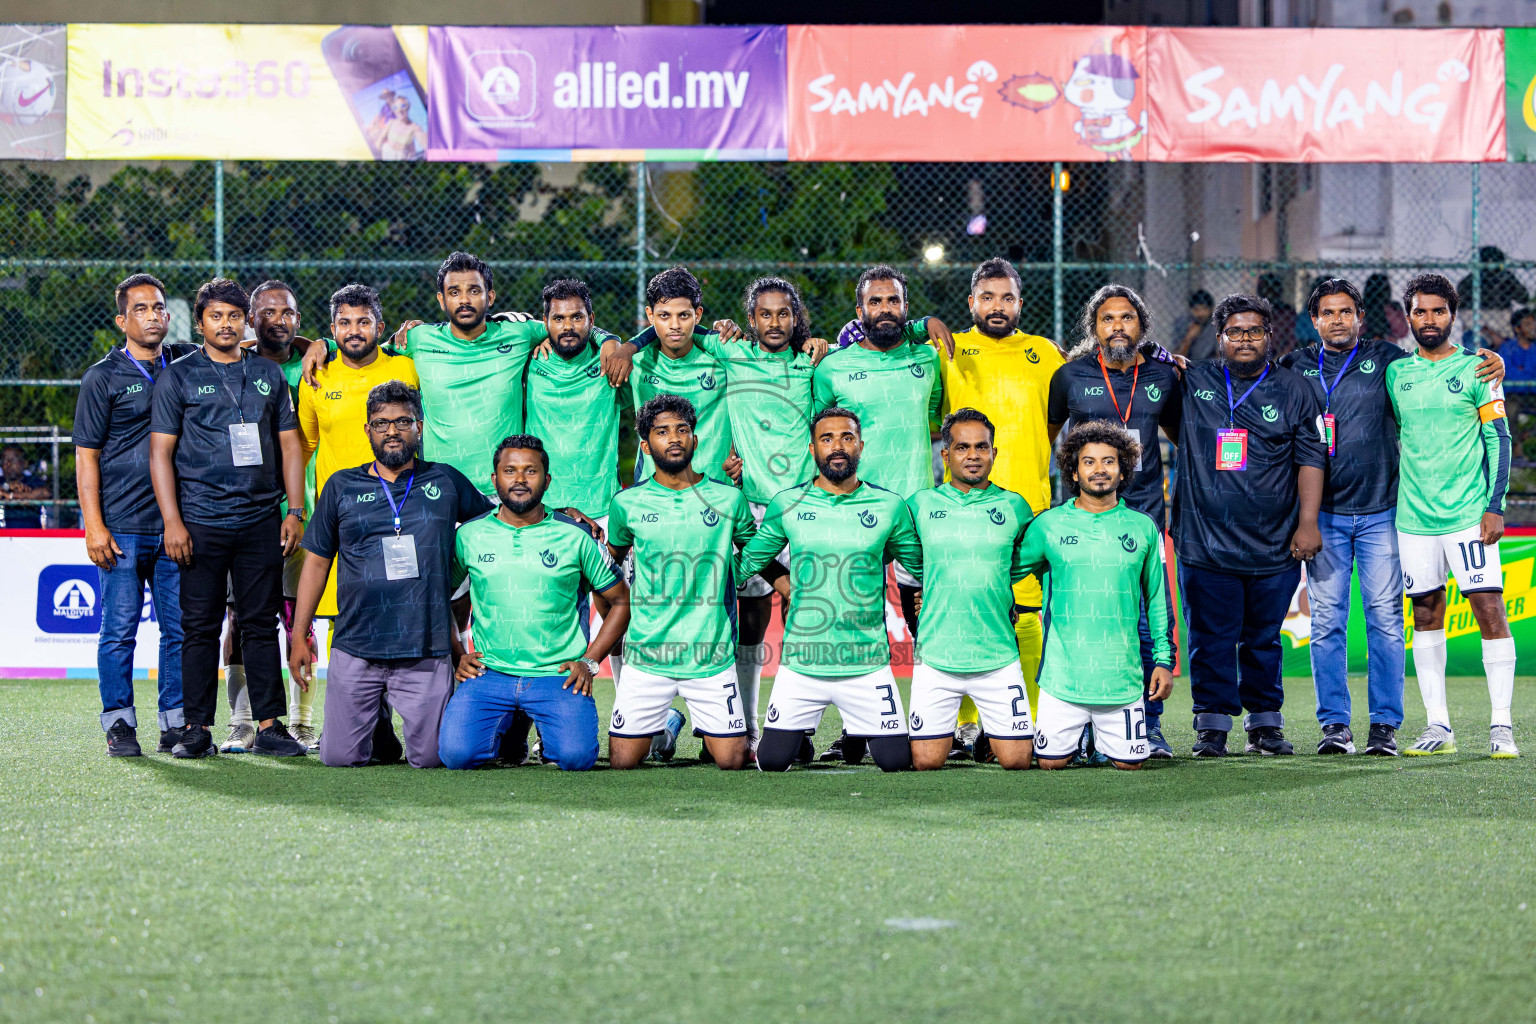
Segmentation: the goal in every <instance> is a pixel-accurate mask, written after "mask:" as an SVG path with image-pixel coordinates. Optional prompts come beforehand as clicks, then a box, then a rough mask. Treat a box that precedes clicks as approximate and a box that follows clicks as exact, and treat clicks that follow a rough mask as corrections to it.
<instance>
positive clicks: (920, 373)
mask: <svg viewBox="0 0 1536 1024" xmlns="http://www.w3.org/2000/svg"><path fill="white" fill-rule="evenodd" d="M907 369H909V370H911V371H912V376H914V377H916V378H918V379H919V380H921V379H922V378H923V377H924V376H926V374H925V372H924V370H923V368H922V366H921V365H919V364H918V363H910V364H908V366H907Z"/></svg>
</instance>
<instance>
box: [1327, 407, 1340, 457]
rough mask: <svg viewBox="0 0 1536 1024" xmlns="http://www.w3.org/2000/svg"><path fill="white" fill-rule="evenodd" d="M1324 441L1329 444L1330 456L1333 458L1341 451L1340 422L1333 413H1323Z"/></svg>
mask: <svg viewBox="0 0 1536 1024" xmlns="http://www.w3.org/2000/svg"><path fill="white" fill-rule="evenodd" d="M1323 443H1324V444H1326V445H1327V446H1328V457H1329V458H1330V459H1331V458H1333V457H1334V456H1335V455H1337V454H1338V452H1339V435H1338V424H1337V422H1336V421H1335V420H1334V418H1333V413H1331V412H1325V413H1323Z"/></svg>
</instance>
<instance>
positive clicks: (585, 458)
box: [487, 345, 619, 519]
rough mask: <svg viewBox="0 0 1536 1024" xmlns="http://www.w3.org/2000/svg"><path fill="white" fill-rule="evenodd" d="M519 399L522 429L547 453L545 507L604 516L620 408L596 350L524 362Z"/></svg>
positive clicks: (614, 476)
mask: <svg viewBox="0 0 1536 1024" xmlns="http://www.w3.org/2000/svg"><path fill="white" fill-rule="evenodd" d="M524 395H525V396H526V398H527V402H526V404H525V409H526V411H527V426H526V427H525V428H524V429H525V431H526V432H527V433H529V434H532V435H533V436H534V437H537V438H538V439H539V440H541V441H543V442H544V447H545V448H546V449H548V451H549V472H550V478H551V479H550V483H549V492H548V493H547V494H545V495H544V503H545V505H547V506H548V507H549V508H575V509H577V510H578V511H580V512H581V514H582V515H585V516H589V517H591V518H593V519H598V518H601V517H602V516H605V515H607V514H608V504H609V502H611V501H612V500H613V496H614V495H615V494H616V493H618V490H619V406H618V397H617V394H616V393H615V391H614V389H613V387H612V386H611V385H610V384H609V383H608V378H607V377H605V376H604V375H603V368H602V364H601V359H600V357H599V355H598V350H597V346H596V345H588V346H587V347H586V348H585V349H583V350H582V351H581V353H579V354H578V355H577V356H576V358H574V359H566V358H564V357H563V356H561V355H559V354H558V353H551V354H550V356H549V358H547V359H537V358H535V359H530V360H528V382H527V387H526V388H525V390H524ZM487 465H489V463H487Z"/></svg>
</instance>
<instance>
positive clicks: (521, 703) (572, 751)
mask: <svg viewBox="0 0 1536 1024" xmlns="http://www.w3.org/2000/svg"><path fill="white" fill-rule="evenodd" d="M491 468H492V481H493V484H494V486H495V488H496V495H497V497H498V498H500V500H501V507H500V508H498V509H497V510H496V512H495V513H494V514H492V515H485V516H481V517H480V518H479V519H475V520H472V521H471V522H468V523H465V524H464V525H463V526H462V527H460V528H459V533H458V539H457V540H456V542H455V551H454V565H455V569H456V571H460V572H467V573H468V574H469V581H470V602H471V605H472V607H473V609H474V614H475V638H474V639H475V650H474V651H473V652H471V653H466V654H459V655H458V669H457V671H456V672H455V673H454V677H455V678H456V679H457V680H458V684H459V685H458V689H457V690H455V692H454V695H453V699H452V700H450V701H449V702H448V709H447V711H445V712H444V713H443V724H442V729H441V730H440V731H439V734H438V754H439V756H441V757H442V759H443V764H445V765H447V766H448V767H449V768H476V767H479V766H480V765H482V764H486V763H488V762H490V761H492V760H493V759H495V758H496V756H497V753H498V751H499V749H500V746H501V735H502V733H503V732H504V731H506V729H507V727H508V726H509V725H510V724H511V722H512V718H513V715H514V714H515V713H517V712H519V711H521V712H523V713H524V714H526V715H527V716H528V717H529V718H531V719H533V722H534V724H535V725H536V726H537V727H538V730H539V736H540V738H541V739H542V740H543V748H544V756H545V757H548V758H551V759H553V760H554V761H555V763H557V764H558V765H559V766H560V767H561V769H563V770H565V771H585V770H587V769H588V768H591V767H592V765H593V764H594V763H596V761H597V704H596V702H594V701H593V699H592V677H593V676H595V675H596V674H597V670H598V662H600V661H601V660H602V659H603V658H604V657H606V656H607V654H608V651H609V650H610V649H611V648H612V647H613V645H614V643H615V642H617V640H618V639H619V637H621V636H623V635H624V630H625V629H626V628H627V627H628V626H629V588H627V587H626V586H625V585H624V581H623V580H621V579H620V578H619V577H618V574H617V573H616V572H615V571H614V567H613V564H612V563H611V562H610V561H609V559H608V555H607V554H606V553H605V552H604V551H603V550H602V549H601V548H599V547H598V545H597V541H595V540H594V539H593V538H592V535H591V534H589V533H587V531H586V530H585V529H584V528H582V527H581V526H578V525H577V523H576V521H575V520H574V519H571V518H570V517H569V516H566V515H563V514H561V513H559V512H555V511H552V510H549V509H546V508H545V507H544V494H545V492H546V491H547V490H548V489H549V483H550V478H549V455H548V453H547V452H546V451H545V450H544V444H543V442H542V441H540V440H539V439H538V438H536V437H533V436H531V435H528V434H518V435H514V436H512V437H508V438H506V439H505V440H503V441H502V442H501V444H499V445H498V446H497V447H496V451H495V454H494V455H493V456H492V458H491ZM588 593H598V594H601V595H602V596H603V598H604V599H605V600H607V602H608V605H609V612H608V617H607V618H606V619H604V620H603V625H602V628H601V629H599V630H598V633H597V636H596V637H593V638H591V639H590V640H589V639H588V633H589V630H590V625H589V619H588V614H587V595H588ZM455 643H457V640H455Z"/></svg>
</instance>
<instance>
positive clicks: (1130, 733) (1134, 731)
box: [1120, 704, 1147, 742]
mask: <svg viewBox="0 0 1536 1024" xmlns="http://www.w3.org/2000/svg"><path fill="white" fill-rule="evenodd" d="M1132 711H1134V712H1136V716H1135V719H1134V724H1133V719H1132V717H1131V712H1132ZM1120 713H1121V714H1122V715H1124V716H1125V738H1126V741H1127V742H1129V741H1130V740H1144V739H1146V738H1147V719H1146V711H1145V710H1143V708H1142V707H1141V705H1140V704H1138V705H1136V706H1135V707H1133V708H1121V709H1120Z"/></svg>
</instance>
